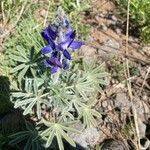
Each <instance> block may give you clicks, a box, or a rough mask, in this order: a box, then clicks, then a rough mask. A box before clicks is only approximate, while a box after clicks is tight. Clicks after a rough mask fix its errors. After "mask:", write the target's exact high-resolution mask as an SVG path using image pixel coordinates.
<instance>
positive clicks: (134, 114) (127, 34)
mask: <svg viewBox="0 0 150 150" xmlns="http://www.w3.org/2000/svg"><path fill="white" fill-rule="evenodd" d="M129 12H130V0H128V7H127V24H126V49H125V54H126V56H127V55H128V37H129ZM125 60H126V63H125V65H126V68H125V75H126V78H127V79H128V78H130V72H129V60H128V59H127V58H126V59H125ZM127 87H128V92H129V98H130V100H131V104H132V112H133V116H134V124H135V130H136V138H137V145H135V146H136V148H137V150H140V137H139V128H138V122H137V112H136V109H135V107H134V104H133V95H132V86H131V81H130V80H127Z"/></svg>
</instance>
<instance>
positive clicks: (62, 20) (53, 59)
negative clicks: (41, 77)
mask: <svg viewBox="0 0 150 150" xmlns="http://www.w3.org/2000/svg"><path fill="white" fill-rule="evenodd" d="M64 16H65V15H64V14H62V13H60V12H58V16H57V18H56V19H57V20H56V21H57V22H56V23H55V24H52V25H49V26H48V27H47V28H46V29H44V30H43V32H42V33H41V34H42V37H43V38H44V39H45V40H46V41H47V46H45V47H44V48H42V49H41V51H42V54H44V55H46V54H49V55H48V56H49V58H47V57H48V56H47V55H46V58H45V59H46V60H45V61H44V64H45V66H46V67H50V68H51V72H52V73H55V72H57V71H58V69H60V68H62V69H64V70H66V69H68V68H69V63H70V60H71V59H72V58H71V52H73V51H74V50H75V49H79V48H80V47H81V46H82V45H83V43H82V42H80V41H77V40H75V36H76V31H75V30H74V29H73V28H72V27H71V26H70V23H69V21H68V20H67V17H64Z"/></svg>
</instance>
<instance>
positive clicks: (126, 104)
mask: <svg viewBox="0 0 150 150" xmlns="http://www.w3.org/2000/svg"><path fill="white" fill-rule="evenodd" d="M114 103H115V107H116V108H118V109H120V111H121V112H124V113H129V112H130V108H131V102H130V101H129V100H128V97H127V95H126V93H124V92H123V91H122V92H118V93H117V95H116V98H115V99H114Z"/></svg>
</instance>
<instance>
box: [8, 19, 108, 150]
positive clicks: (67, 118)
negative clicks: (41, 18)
mask: <svg viewBox="0 0 150 150" xmlns="http://www.w3.org/2000/svg"><path fill="white" fill-rule="evenodd" d="M62 21H63V20H62ZM48 29H49V30H51V28H50V26H49V28H47V29H46V30H44V35H45V38H46V39H47V38H48V37H47V30H48ZM74 33H75V32H72V34H73V35H74ZM74 36H75V35H74ZM74 36H73V37H74ZM34 38H35V37H34ZM52 38H54V37H52ZM54 39H55V38H54ZM69 41H70V40H69ZM48 42H50V43H49V44H52V43H51V42H52V41H51V39H50V41H49V39H48ZM53 42H54V43H55V44H56V43H57V42H56V41H55V40H54V41H53ZM76 43H78V44H79V42H76ZM35 44H36V43H35ZM61 44H62V43H60V45H59V46H61ZM70 44H72V42H71V43H70ZM70 44H69V45H70ZM47 46H48V48H49V45H47ZM36 47H38V46H36ZM46 50H47V49H46ZM53 51H55V49H53V50H52V52H53ZM28 52H29V53H28ZM50 52H51V51H50ZM59 53H60V51H59ZM39 54H40V53H39V52H35V51H34V49H31V51H26V50H24V49H22V51H21V49H18V51H17V52H16V54H11V55H10V59H11V60H14V61H15V65H16V67H15V68H13V71H12V73H13V74H14V76H15V77H16V78H18V79H19V82H20V86H19V89H20V90H19V91H14V92H12V102H13V103H14V107H15V108H20V109H22V110H23V115H25V116H26V115H30V116H31V117H34V118H36V120H38V121H36V127H38V128H37V130H38V134H36V136H37V138H39V137H42V139H43V140H45V144H44V146H45V147H46V148H48V147H51V145H52V143H53V140H56V141H57V143H58V147H59V149H60V150H64V146H63V141H66V142H68V143H69V144H71V145H72V146H75V143H74V141H73V140H72V139H71V138H70V137H69V135H68V133H69V132H75V133H78V131H77V130H76V129H74V128H73V123H74V121H81V122H83V124H84V127H85V128H86V127H91V126H96V125H97V122H96V119H97V118H99V117H100V116H101V115H100V113H99V112H97V111H96V110H95V109H94V106H95V104H96V102H97V95H98V93H99V92H100V91H101V90H102V89H101V87H102V86H105V85H107V80H106V77H107V76H108V74H107V73H106V72H105V69H104V64H102V65H99V64H96V63H95V62H93V63H92V62H91V63H90V64H86V63H85V62H82V63H80V64H78V63H71V62H70V63H69V65H70V69H68V70H65V69H64V70H63V69H62V68H61V65H59V67H60V68H58V67H57V68H58V70H57V71H56V72H55V74H51V71H50V70H49V69H50V68H47V69H46V68H45V69H43V65H42V63H43V62H42V60H43V57H44V56H43V55H39ZM54 56H55V55H54ZM55 57H56V56H55ZM57 57H58V56H57ZM55 60H56V59H55ZM58 61H59V57H58V58H57V62H56V61H54V62H53V63H52V64H51V63H50V64H49V65H50V67H52V65H53V67H56V65H58ZM70 61H72V60H70ZM48 62H49V60H48ZM55 63H56V64H55ZM60 63H61V62H60ZM71 64H75V65H71ZM30 131H31V130H30ZM27 133H28V132H27ZM27 133H26V132H24V131H23V132H22V134H21V133H16V136H21V135H22V136H23V135H24V136H23V138H26V137H28V136H25V135H26V134H27ZM27 135H28V134H27ZM34 135H35V134H34ZM16 136H12V138H14V140H15V141H16V142H17V143H19V142H20V139H19V138H16ZM30 141H31V142H30ZM32 142H33V138H31V137H30V138H28V142H27V144H26V145H27V146H26V147H28V149H29V150H30V149H31V144H30V143H32ZM39 142H40V141H39Z"/></svg>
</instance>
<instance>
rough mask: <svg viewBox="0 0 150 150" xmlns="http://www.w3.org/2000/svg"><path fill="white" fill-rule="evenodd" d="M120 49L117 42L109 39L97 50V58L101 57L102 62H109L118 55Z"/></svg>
mask: <svg viewBox="0 0 150 150" xmlns="http://www.w3.org/2000/svg"><path fill="white" fill-rule="evenodd" d="M120 47H121V46H120V43H119V42H118V41H116V40H114V39H109V40H107V41H106V42H104V43H103V45H102V46H100V48H99V49H98V54H99V57H101V58H102V59H103V60H109V59H111V58H112V57H114V56H115V55H118V53H120V51H119V49H120Z"/></svg>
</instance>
